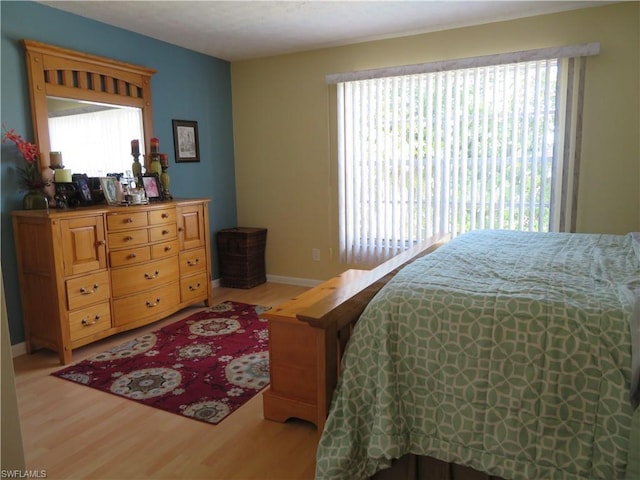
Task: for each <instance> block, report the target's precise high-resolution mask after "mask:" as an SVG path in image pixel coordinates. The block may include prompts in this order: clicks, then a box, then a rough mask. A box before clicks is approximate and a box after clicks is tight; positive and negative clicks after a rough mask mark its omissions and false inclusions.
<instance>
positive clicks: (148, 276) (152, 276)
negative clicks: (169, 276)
mask: <svg viewBox="0 0 640 480" xmlns="http://www.w3.org/2000/svg"><path fill="white" fill-rule="evenodd" d="M158 275H160V272H159V271H158V270H156V273H155V274H153V275H152V274H150V273H145V274H144V278H146V279H147V280H153V279H154V278H158Z"/></svg>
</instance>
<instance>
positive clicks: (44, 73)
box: [23, 40, 156, 168]
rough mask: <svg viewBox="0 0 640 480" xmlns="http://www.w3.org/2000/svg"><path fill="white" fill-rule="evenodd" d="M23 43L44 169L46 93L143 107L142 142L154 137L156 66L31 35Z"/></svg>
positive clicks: (46, 163) (47, 144)
mask: <svg viewBox="0 0 640 480" xmlns="http://www.w3.org/2000/svg"><path fill="white" fill-rule="evenodd" d="M23 43H24V46H25V50H26V56H27V69H28V72H29V94H30V98H31V114H32V119H33V130H34V135H35V142H36V145H38V148H39V150H40V167H41V168H45V167H48V166H49V165H50V158H49V154H50V152H51V139H50V136H49V118H48V107H47V97H57V98H67V99H74V100H81V101H87V102H99V103H104V104H112V105H120V106H128V107H137V108H140V110H141V112H142V121H143V130H144V139H143V142H144V145H147V146H148V145H149V142H150V140H151V138H152V137H153V114H152V113H153V110H152V102H151V77H152V76H153V74H154V73H156V70H154V69H151V68H147V67H142V66H138V65H132V64H129V63H124V62H120V61H117V60H111V59H108V58H104V57H100V56H97V55H91V54H87V53H82V52H76V51H74V50H68V49H66V48H62V47H57V46H53V45H47V44H44V43H39V42H35V41H33V40H23ZM149 150H150V149H149V148H147V149H146V151H149ZM146 166H147V167H148V165H146Z"/></svg>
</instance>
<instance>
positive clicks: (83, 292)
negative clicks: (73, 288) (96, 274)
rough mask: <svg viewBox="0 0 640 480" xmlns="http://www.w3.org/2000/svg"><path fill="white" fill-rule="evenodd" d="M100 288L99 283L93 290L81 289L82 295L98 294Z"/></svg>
mask: <svg viewBox="0 0 640 480" xmlns="http://www.w3.org/2000/svg"><path fill="white" fill-rule="evenodd" d="M98 287H100V285H98V284H97V283H96V284H94V285H93V290H87V289H86V288H84V287H80V295H91V294H92V293H96V290H98Z"/></svg>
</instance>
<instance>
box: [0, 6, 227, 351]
mask: <svg viewBox="0 0 640 480" xmlns="http://www.w3.org/2000/svg"><path fill="white" fill-rule="evenodd" d="M0 17H1V18H0V20H1V23H2V37H1V42H0V46H1V51H0V53H1V70H0V75H1V90H0V92H1V96H0V99H1V120H2V124H4V125H6V127H7V129H15V130H16V132H17V133H19V134H21V135H22V136H23V137H24V138H25V139H26V140H29V141H33V140H34V138H33V129H32V126H31V106H30V104H29V94H28V85H27V83H28V80H27V67H26V63H25V55H24V51H23V47H22V45H21V43H20V42H21V40H22V39H24V38H28V39H31V40H36V41H40V42H45V43H49V44H52V45H57V46H60V47H65V48H70V49H73V50H79V51H82V52H86V53H91V54H95V55H101V56H104V57H108V58H112V59H115V60H120V61H123V62H128V63H133V64H137V65H143V66H145V67H150V68H153V69H155V70H157V72H158V73H156V74H155V75H154V76H153V79H152V82H151V91H152V96H153V124H154V128H155V136H156V137H158V138H159V139H160V147H161V150H162V151H164V152H166V153H168V154H169V174H170V175H171V193H172V194H173V195H174V196H175V197H206V198H210V199H211V203H210V225H211V237H210V239H211V240H212V244H211V245H212V252H213V253H214V255H213V260H214V266H213V267H214V272H213V277H214V278H217V277H218V271H219V269H218V262H217V255H216V254H215V243H214V242H213V241H214V240H215V236H214V235H215V232H216V231H218V230H220V229H222V228H229V227H235V226H236V225H237V223H236V191H235V172H234V152H233V123H232V111H231V69H230V64H229V63H228V62H226V61H224V60H220V59H217V58H214V57H210V56H207V55H202V54H200V53H196V52H193V51H190V50H186V49H183V48H180V47H176V46H174V45H170V44H168V43H164V42H160V41H158V40H154V39H152V38H149V37H145V36H142V35H139V34H136V33H133V32H129V31H126V30H122V29H119V28H115V27H111V26H109V25H105V24H103V23H99V22H95V21H93V20H88V19H86V18H83V17H80V16H77V15H72V14H69V13H66V12H62V11H59V10H56V9H53V8H50V7H47V6H44V5H40V4H37V3H33V2H23V1H5V0H2V1H0ZM172 119H181V120H195V121H197V122H198V133H199V137H200V158H201V160H200V163H179V164H176V163H175V158H174V153H173V130H172V125H171V120H172ZM9 151H10V150H9V146H8V145H2V162H1V164H0V214H1V219H0V235H1V237H0V241H1V244H0V248H1V254H2V256H1V259H2V272H3V275H4V287H5V294H6V297H5V298H6V301H7V310H8V317H9V330H10V336H11V344H17V343H20V342H22V341H24V330H23V327H22V312H21V307H20V291H19V288H18V278H17V267H16V262H15V257H14V242H13V231H12V227H11V217H10V212H11V211H12V210H15V209H19V208H21V199H22V194H21V193H20V192H19V191H18V189H17V186H16V181H15V180H16V175H15V164H16V158H15V156H13V155H10V154H9ZM90 155H91V152H87V156H90Z"/></svg>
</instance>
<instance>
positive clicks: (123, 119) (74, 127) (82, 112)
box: [47, 97, 144, 177]
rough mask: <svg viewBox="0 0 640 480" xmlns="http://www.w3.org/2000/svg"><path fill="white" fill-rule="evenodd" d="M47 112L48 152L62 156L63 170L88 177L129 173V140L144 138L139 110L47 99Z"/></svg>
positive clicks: (77, 101) (142, 148)
mask: <svg viewBox="0 0 640 480" xmlns="http://www.w3.org/2000/svg"><path fill="white" fill-rule="evenodd" d="M47 110H48V116H49V140H50V142H51V144H50V146H51V151H53V152H62V153H64V155H63V156H62V157H61V159H62V162H63V163H64V167H65V168H68V169H70V170H71V171H72V172H74V173H80V172H81V173H86V174H87V175H88V176H90V177H104V176H106V175H107V174H109V173H125V172H126V171H127V170H131V163H132V157H131V144H130V141H131V140H132V139H135V138H137V139H143V138H144V131H143V121H142V111H141V109H140V108H137V107H127V106H121V105H107V104H103V103H97V102H86V101H79V100H73V99H66V98H55V97H47ZM140 147H141V148H140V153H141V154H144V143H141V144H140ZM87 152H91V153H90V155H89V156H88V155H87ZM89 159H90V161H88V160H89ZM129 176H130V175H129Z"/></svg>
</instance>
